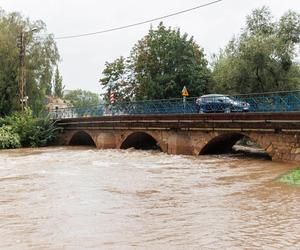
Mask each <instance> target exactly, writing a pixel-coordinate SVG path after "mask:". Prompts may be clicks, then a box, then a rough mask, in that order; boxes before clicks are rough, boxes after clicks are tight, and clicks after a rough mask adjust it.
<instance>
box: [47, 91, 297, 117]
mask: <svg viewBox="0 0 300 250" xmlns="http://www.w3.org/2000/svg"><path fill="white" fill-rule="evenodd" d="M243 111H246V112H296V111H300V90H297V91H286V92H284V91H283V92H270V93H258V94H250V95H235V96H226V95H206V96H202V97H200V98H196V97H191V98H186V99H185V101H183V99H182V98H177V99H162V100H148V101H133V102H122V103H115V104H113V105H111V104H102V105H98V106H94V107H85V108H76V107H70V108H64V109H56V110H54V111H52V112H50V115H51V117H52V118H53V119H60V118H76V117H92V116H113V115H142V114H143V115H147V114H149V115H150V114H193V113H211V112H212V113H216V112H243Z"/></svg>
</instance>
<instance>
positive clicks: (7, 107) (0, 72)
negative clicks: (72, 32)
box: [0, 9, 63, 149]
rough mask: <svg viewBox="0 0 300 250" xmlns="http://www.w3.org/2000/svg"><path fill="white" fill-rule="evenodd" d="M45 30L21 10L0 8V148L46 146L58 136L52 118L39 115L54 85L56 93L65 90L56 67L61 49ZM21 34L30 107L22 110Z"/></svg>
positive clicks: (41, 24)
mask: <svg viewBox="0 0 300 250" xmlns="http://www.w3.org/2000/svg"><path fill="white" fill-rule="evenodd" d="M46 33H47V30H46V25H45V24H44V23H43V22H42V21H35V22H32V21H30V20H29V19H27V18H24V17H22V16H21V15H20V14H19V13H9V14H8V13H6V12H4V11H3V10H2V9H0V149H1V148H18V147H29V146H30V147H35V146H45V145H46V144H47V143H49V142H50V141H52V140H53V139H54V137H55V134H56V128H55V126H54V123H53V121H51V120H50V119H49V118H48V117H41V118H39V117H38V115H39V114H41V113H43V111H44V110H45V104H46V103H45V101H46V96H47V95H51V94H52V85H53V84H54V85H55V87H56V88H55V90H54V91H55V93H58V94H61V93H62V89H63V86H62V79H61V76H60V75H59V71H58V69H57V63H58V61H59V54H58V50H57V47H56V44H55V42H54V40H53V37H52V36H51V35H45V34H46ZM21 34H23V45H24V54H25V57H24V58H25V59H24V63H25V83H26V84H25V87H26V88H25V91H26V92H25V96H28V106H29V107H30V108H26V109H25V110H24V111H23V112H22V111H20V106H21V105H20V98H21V95H20V90H19V77H20V55H21V51H22V50H21ZM39 34H41V35H40V36H39ZM55 69H56V71H55ZM54 72H56V74H55V78H54ZM33 113H34V114H35V115H33Z"/></svg>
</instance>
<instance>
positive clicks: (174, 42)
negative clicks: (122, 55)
mask: <svg viewBox="0 0 300 250" xmlns="http://www.w3.org/2000/svg"><path fill="white" fill-rule="evenodd" d="M131 61H132V64H133V68H134V72H135V78H136V82H137V89H136V97H137V99H160V98H176V97H180V96H181V90H182V88H183V87H184V86H186V87H187V88H188V90H189V92H190V94H191V95H193V96H197V95H200V94H203V93H206V92H207V86H208V82H209V77H210V72H209V70H208V68H207V60H206V59H205V55H204V52H203V49H201V48H200V47H199V45H198V44H196V42H195V41H194V40H193V37H190V38H189V37H188V35H187V34H186V33H185V34H183V35H182V34H181V32H180V30H179V29H172V28H170V27H169V28H166V27H165V26H164V25H163V23H160V24H159V26H158V27H157V29H152V28H151V29H150V31H149V33H148V35H146V36H145V37H144V38H143V39H141V40H140V41H139V42H138V43H137V44H136V45H135V46H134V48H133V50H132V53H131Z"/></svg>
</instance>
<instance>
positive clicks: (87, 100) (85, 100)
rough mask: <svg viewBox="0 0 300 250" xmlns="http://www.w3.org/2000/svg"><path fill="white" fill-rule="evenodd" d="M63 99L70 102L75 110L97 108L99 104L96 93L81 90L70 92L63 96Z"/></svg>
mask: <svg viewBox="0 0 300 250" xmlns="http://www.w3.org/2000/svg"><path fill="white" fill-rule="evenodd" d="M64 99H65V100H68V101H70V102H71V104H72V105H73V106H74V107H76V108H83V107H91V106H97V105H99V103H100V100H99V96H98V95H97V94H96V93H93V92H91V91H85V90H82V89H77V90H71V91H70V92H69V93H68V94H66V95H65V97H64Z"/></svg>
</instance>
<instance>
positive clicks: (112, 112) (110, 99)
mask: <svg viewBox="0 0 300 250" xmlns="http://www.w3.org/2000/svg"><path fill="white" fill-rule="evenodd" d="M115 100H116V99H115V93H114V92H112V91H111V92H110V95H109V101H110V105H111V115H114V103H115Z"/></svg>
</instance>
